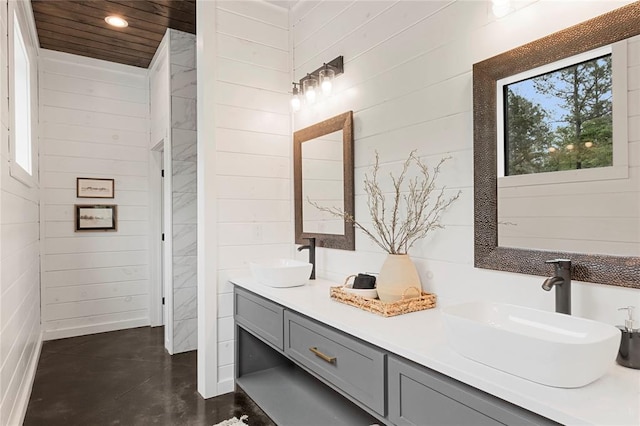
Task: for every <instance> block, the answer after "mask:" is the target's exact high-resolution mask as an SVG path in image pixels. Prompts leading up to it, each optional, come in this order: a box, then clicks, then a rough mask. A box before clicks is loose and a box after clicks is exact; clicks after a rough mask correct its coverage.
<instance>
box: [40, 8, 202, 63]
mask: <svg viewBox="0 0 640 426" xmlns="http://www.w3.org/2000/svg"><path fill="white" fill-rule="evenodd" d="M31 4H32V6H33V14H34V17H35V21H36V28H37V30H38V38H39V40H40V47H42V48H43V49H51V50H57V51H60V52H67V53H73V54H76V55H81V56H88V57H91V58H96V59H103V60H106V61H111V62H118V63H121V64H127V65H133V66H136V67H142V68H148V67H149V63H150V62H151V59H152V58H153V55H154V53H155V52H156V49H157V48H158V45H159V44H160V41H161V40H162V37H163V36H164V33H165V31H166V29H167V28H173V29H176V30H180V31H184V32H188V33H192V34H195V32H196V1H195V0H129V1H113V0H90V1H68V0H32V1H31ZM108 15H117V16H120V17H122V18H124V19H126V20H127V21H128V22H129V26H128V27H126V28H115V27H112V26H111V25H108V24H107V23H106V22H105V21H104V18H105V17H106V16H108Z"/></svg>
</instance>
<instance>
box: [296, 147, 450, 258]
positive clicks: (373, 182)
mask: <svg viewBox="0 0 640 426" xmlns="http://www.w3.org/2000/svg"><path fill="white" fill-rule="evenodd" d="M450 158H451V157H445V158H443V159H442V160H440V162H439V163H438V164H437V165H436V166H435V167H434V168H433V170H432V171H430V170H429V167H428V166H427V165H426V164H424V163H423V162H422V160H420V158H419V157H418V155H417V154H416V151H415V150H414V151H411V153H410V154H409V158H407V160H406V161H405V162H404V165H403V168H402V172H401V173H400V175H399V176H398V177H395V176H394V175H393V174H391V173H389V176H390V177H391V181H392V183H393V189H394V191H393V193H391V194H385V193H384V192H383V191H382V189H381V187H380V184H379V182H378V172H379V170H380V158H379V155H378V152H377V151H376V161H375V164H374V165H373V170H372V171H371V175H369V174H366V175H365V179H364V190H365V192H366V193H367V196H368V200H367V206H368V207H369V213H370V214H371V219H372V224H373V229H372V230H371V231H370V230H369V229H367V228H365V227H364V226H363V225H362V224H361V223H359V222H358V221H357V220H356V219H355V217H353V216H352V215H350V214H348V213H345V212H344V210H342V209H340V208H338V207H323V206H320V205H318V204H317V203H315V202H313V201H311V200H307V201H308V202H309V203H311V204H312V205H313V206H314V207H316V208H317V209H319V210H321V211H323V212H327V213H329V214H331V215H333V216H336V217H341V218H343V219H344V220H346V221H347V222H351V223H353V226H355V227H356V228H357V229H360V230H361V231H362V232H364V233H365V235H367V236H368V237H369V238H371V239H372V240H373V241H374V242H375V243H376V244H377V245H378V246H380V247H381V248H382V249H383V250H384V251H386V252H387V253H390V254H406V253H407V252H408V251H409V249H410V248H411V247H412V246H413V245H414V244H415V243H416V242H417V241H418V240H420V239H422V238H424V237H426V236H427V234H428V233H429V231H432V230H435V229H439V228H444V225H442V224H440V215H441V214H442V212H443V211H444V210H445V209H446V208H447V207H449V206H450V205H451V204H452V203H453V202H454V201H456V200H457V199H458V198H459V197H460V193H461V191H458V193H457V194H456V195H454V196H453V197H451V198H446V197H445V196H444V192H445V189H446V188H445V187H442V188H441V189H440V190H438V189H436V179H437V177H438V175H439V174H440V167H441V166H442V164H443V163H444V162H445V161H446V160H448V159H450ZM412 164H415V166H416V167H417V168H418V170H419V172H420V173H419V176H416V177H414V178H409V179H407V172H408V170H409V169H410V167H411V165H412ZM405 180H407V183H406V184H405ZM389 199H392V201H393V202H392V203H388V201H390V200H389ZM389 204H390V205H389Z"/></svg>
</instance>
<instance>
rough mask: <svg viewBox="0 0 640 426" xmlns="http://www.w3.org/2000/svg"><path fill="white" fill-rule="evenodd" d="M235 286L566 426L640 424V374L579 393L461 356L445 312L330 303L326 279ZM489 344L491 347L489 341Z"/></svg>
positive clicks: (617, 372)
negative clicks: (383, 312)
mask: <svg viewBox="0 0 640 426" xmlns="http://www.w3.org/2000/svg"><path fill="white" fill-rule="evenodd" d="M231 282H232V283H234V284H236V285H238V286H240V287H243V288H246V289H247V290H250V291H252V292H254V293H256V294H259V295H261V296H263V297H265V298H267V299H270V300H272V301H274V302H276V303H278V304H280V305H282V306H285V307H287V308H290V309H291V310H294V311H297V312H300V313H302V314H304V315H307V316H309V317H311V318H314V319H316V320H318V321H320V322H323V323H325V324H327V325H329V326H332V327H335V328H337V329H339V330H342V331H344V332H345V333H348V334H351V335H352V336H355V337H358V338H360V339H362V340H365V341H367V342H369V343H371V344H373V345H376V346H379V347H381V348H383V349H386V350H387V351H389V352H393V353H395V354H397V355H400V356H402V357H404V358H407V359H409V360H411V361H413V362H416V363H418V364H421V365H423V366H425V367H428V368H431V369H433V370H436V371H438V372H440V373H442V374H445V375H447V376H449V377H452V378H454V379H457V380H460V381H461V382H464V383H467V384H469V385H471V386H473V387H475V388H478V389H481V390H483V391H485V392H488V393H490V394H492V395H495V396H497V397H499V398H502V399H504V400H506V401H509V402H511V403H513V404H515V405H518V406H521V407H523V408H526V409H528V410H530V411H533V412H535V413H538V414H540V415H542V416H545V417H547V418H549V419H552V420H555V421H557V422H559V423H562V424H566V425H578V424H579V425H584V424H592V425H598V426H602V425H612V426H613V425H615V426H622V425H629V426H632V425H633V426H638V425H640V370H632V369H629V368H624V367H621V366H619V365H617V364H615V362H614V361H612V364H611V369H610V370H609V372H608V373H607V374H605V375H604V376H603V377H601V378H600V379H598V380H596V381H595V382H593V383H591V384H589V385H587V386H584V387H582V388H576V389H560V388H553V387H549V386H544V385H540V384H537V383H533V382H530V381H528V380H524V379H521V378H518V377H516V376H512V375H510V374H507V373H504V372H501V371H498V370H495V369H493V368H491V367H487V366H485V365H483V364H479V363H477V362H475V361H471V360H469V359H466V358H464V357H462V356H461V355H458V354H457V353H456V352H454V351H453V350H452V349H450V347H449V346H448V345H447V342H446V340H445V335H444V331H443V327H442V321H441V313H440V309H438V308H435V309H428V310H426V311H420V312H414V313H411V314H405V315H399V316H396V317H391V318H384V317H381V316H378V315H375V314H372V313H369V312H365V311H362V310H360V309H358V308H355V307H352V306H348V305H345V304H342V303H339V302H335V301H333V300H331V299H330V298H329V287H331V286H335V285H337V284H336V283H332V282H329V281H326V280H321V279H318V280H315V281H309V284H307V285H305V286H302V287H292V288H272V287H267V286H264V285H261V284H258V283H257V282H255V280H253V278H251V277H250V276H243V277H237V278H232V279H231ZM488 344H490V342H488Z"/></svg>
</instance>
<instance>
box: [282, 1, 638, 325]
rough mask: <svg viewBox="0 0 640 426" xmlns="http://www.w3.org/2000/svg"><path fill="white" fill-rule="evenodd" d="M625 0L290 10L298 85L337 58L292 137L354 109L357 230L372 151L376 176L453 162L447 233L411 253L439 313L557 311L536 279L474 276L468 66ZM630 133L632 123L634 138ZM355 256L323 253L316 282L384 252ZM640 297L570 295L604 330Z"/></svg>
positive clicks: (581, 288)
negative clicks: (330, 86) (447, 308)
mask: <svg viewBox="0 0 640 426" xmlns="http://www.w3.org/2000/svg"><path fill="white" fill-rule="evenodd" d="M625 3H628V1H596V2H582V3H580V7H575V4H572V3H571V2H522V3H519V4H518V7H520V9H518V10H517V11H515V12H514V13H512V14H510V15H508V16H507V17H505V18H503V19H500V20H496V19H495V17H494V16H493V15H492V14H491V11H490V9H491V6H490V2H488V1H487V2H484V1H441V2H437V1H400V2H361V1H344V2H340V1H330V0H325V1H319V2H297V3H296V4H295V5H294V6H293V8H292V10H291V28H292V31H293V36H292V38H293V55H294V74H295V78H296V79H298V78H300V77H301V76H303V75H304V74H305V73H307V72H309V71H311V70H314V69H316V68H317V67H318V66H319V64H322V63H323V62H326V61H329V60H331V59H333V58H334V57H336V56H338V55H344V60H345V73H344V74H343V75H341V76H339V77H338V78H337V79H336V81H335V85H334V90H335V95H334V96H333V97H332V98H331V99H330V100H328V101H327V102H324V103H321V104H319V105H317V106H315V107H314V108H305V109H303V110H301V111H300V112H298V113H296V115H295V117H294V128H295V129H299V128H302V127H306V126H308V125H309V124H312V123H314V122H317V121H321V120H323V119H326V118H328V117H331V116H333V115H335V114H338V113H341V112H344V111H347V110H353V111H354V133H355V167H356V169H355V182H356V188H355V194H356V200H355V201H356V202H355V204H356V206H355V208H356V212H355V213H356V218H357V219H359V220H360V221H362V222H368V221H369V215H368V211H367V207H366V196H365V194H364V191H363V186H362V181H363V177H364V173H365V171H367V170H368V169H369V167H370V166H371V165H372V162H373V159H374V151H375V150H377V151H378V152H379V153H380V158H381V163H382V165H381V171H380V176H384V175H385V174H387V173H388V172H389V171H391V170H396V171H397V170H398V168H399V167H400V165H401V162H402V161H403V160H404V159H405V158H406V156H407V155H408V153H409V152H410V151H411V150H412V149H416V148H417V149H419V154H420V155H421V156H422V157H423V158H424V160H426V161H427V162H428V163H431V164H433V163H434V162H436V161H438V160H439V159H440V158H442V157H443V156H445V155H451V156H452V160H450V161H448V162H447V163H445V166H444V168H443V172H442V174H441V176H440V179H439V183H440V184H442V185H446V186H447V188H448V189H449V191H457V190H459V189H460V190H462V195H461V197H460V199H459V200H458V201H457V202H456V203H455V204H454V205H453V206H452V207H451V208H450V209H449V210H448V211H447V212H446V213H445V214H444V215H443V216H442V221H443V223H444V224H445V225H446V229H444V230H438V231H437V232H434V233H433V234H432V235H431V236H429V237H428V238H426V239H425V240H423V241H421V242H420V243H418V244H417V245H416V246H415V247H414V249H413V250H412V251H411V252H410V254H411V256H412V258H413V259H414V260H415V262H416V264H417V267H418V270H419V272H420V276H421V279H422V283H423V285H424V287H425V288H426V289H428V290H429V291H433V292H435V293H437V294H438V297H439V302H440V304H441V305H446V304H449V303H453V302H457V301H464V300H469V299H489V300H496V301H503V302H508V303H517V304H522V305H527V306H532V307H537V308H542V309H547V310H553V303H554V302H553V300H554V297H553V294H552V293H547V292H544V291H542V290H541V289H540V285H541V279H540V277H533V276H527V275H520V274H509V273H502V272H495V271H487V270H480V269H474V267H473V128H472V74H471V69H472V64H473V63H475V62H478V61H480V60H483V59H486V58H489V57H491V56H493V55H496V54H499V53H501V52H503V51H506V50H509V49H511V48H514V47H516V46H519V45H522V44H524V43H527V42H529V41H533V40H535V39H538V38H540V37H543V36H545V35H548V34H550V33H553V32H555V31H557V30H560V29H562V28H565V27H567V26H570V25H573V24H576V23H578V22H581V21H584V20H586V19H589V18H591V17H593V16H596V15H599V14H601V13H604V12H606V11H608V10H611V9H614V8H616V7H619V6H621V5H623V4H625ZM549 17H553V19H549ZM637 132H638V126H637V125H633V124H632V125H631V126H630V138H631V139H632V140H637V139H638V134H637ZM631 161H636V162H637V160H631ZM356 249H357V251H356V252H345V251H339V250H330V249H319V250H318V253H317V260H318V270H319V274H320V276H324V277H328V278H331V279H335V280H336V282H339V281H341V280H342V279H343V278H344V277H345V276H347V275H350V274H353V273H357V272H364V271H377V270H379V268H380V266H381V265H382V262H383V260H384V258H385V254H384V253H382V252H381V251H380V250H379V249H377V248H376V247H375V246H374V245H373V243H371V242H370V241H369V240H368V239H367V238H366V237H365V236H363V235H362V234H361V233H357V236H356ZM297 256H300V258H303V257H304V254H302V255H300V254H297ZM514 289H517V291H516V290H514ZM639 300H640V295H639V292H638V290H631V289H624V288H616V287H610V286H602V285H595V284H588V283H581V284H577V285H576V286H574V295H573V303H574V312H575V313H576V314H577V315H580V316H586V317H589V318H593V319H599V320H602V321H606V322H609V323H612V324H614V323H616V322H620V320H621V319H622V317H621V316H620V315H619V313H618V312H616V310H615V308H616V307H617V306H626V305H628V304H629V303H630V302H629V301H634V302H638V301H639ZM596 301H597V302H596ZM632 304H633V303H632ZM635 304H636V305H637V304H638V303H635Z"/></svg>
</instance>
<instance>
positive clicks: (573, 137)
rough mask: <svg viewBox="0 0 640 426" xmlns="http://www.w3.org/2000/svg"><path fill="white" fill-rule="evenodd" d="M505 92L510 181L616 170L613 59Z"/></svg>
mask: <svg viewBox="0 0 640 426" xmlns="http://www.w3.org/2000/svg"><path fill="white" fill-rule="evenodd" d="M503 91H504V98H503V99H506V102H505V104H504V114H505V120H504V126H505V128H504V144H505V151H504V152H505V175H506V176H512V175H521V174H529V173H544V172H553V171H561V170H576V169H587V168H595V167H608V166H611V165H613V144H612V134H613V116H612V105H613V102H612V78H611V54H608V55H604V56H601V57H598V58H594V59H590V60H587V61H583V62H580V63H578V64H575V65H571V66H568V67H565V68H562V69H559V70H555V71H551V72H548V73H545V74H542V75H539V76H536V77H532V78H528V79H526V80H522V81H518V82H515V83H511V84H508V85H505V86H503Z"/></svg>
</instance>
